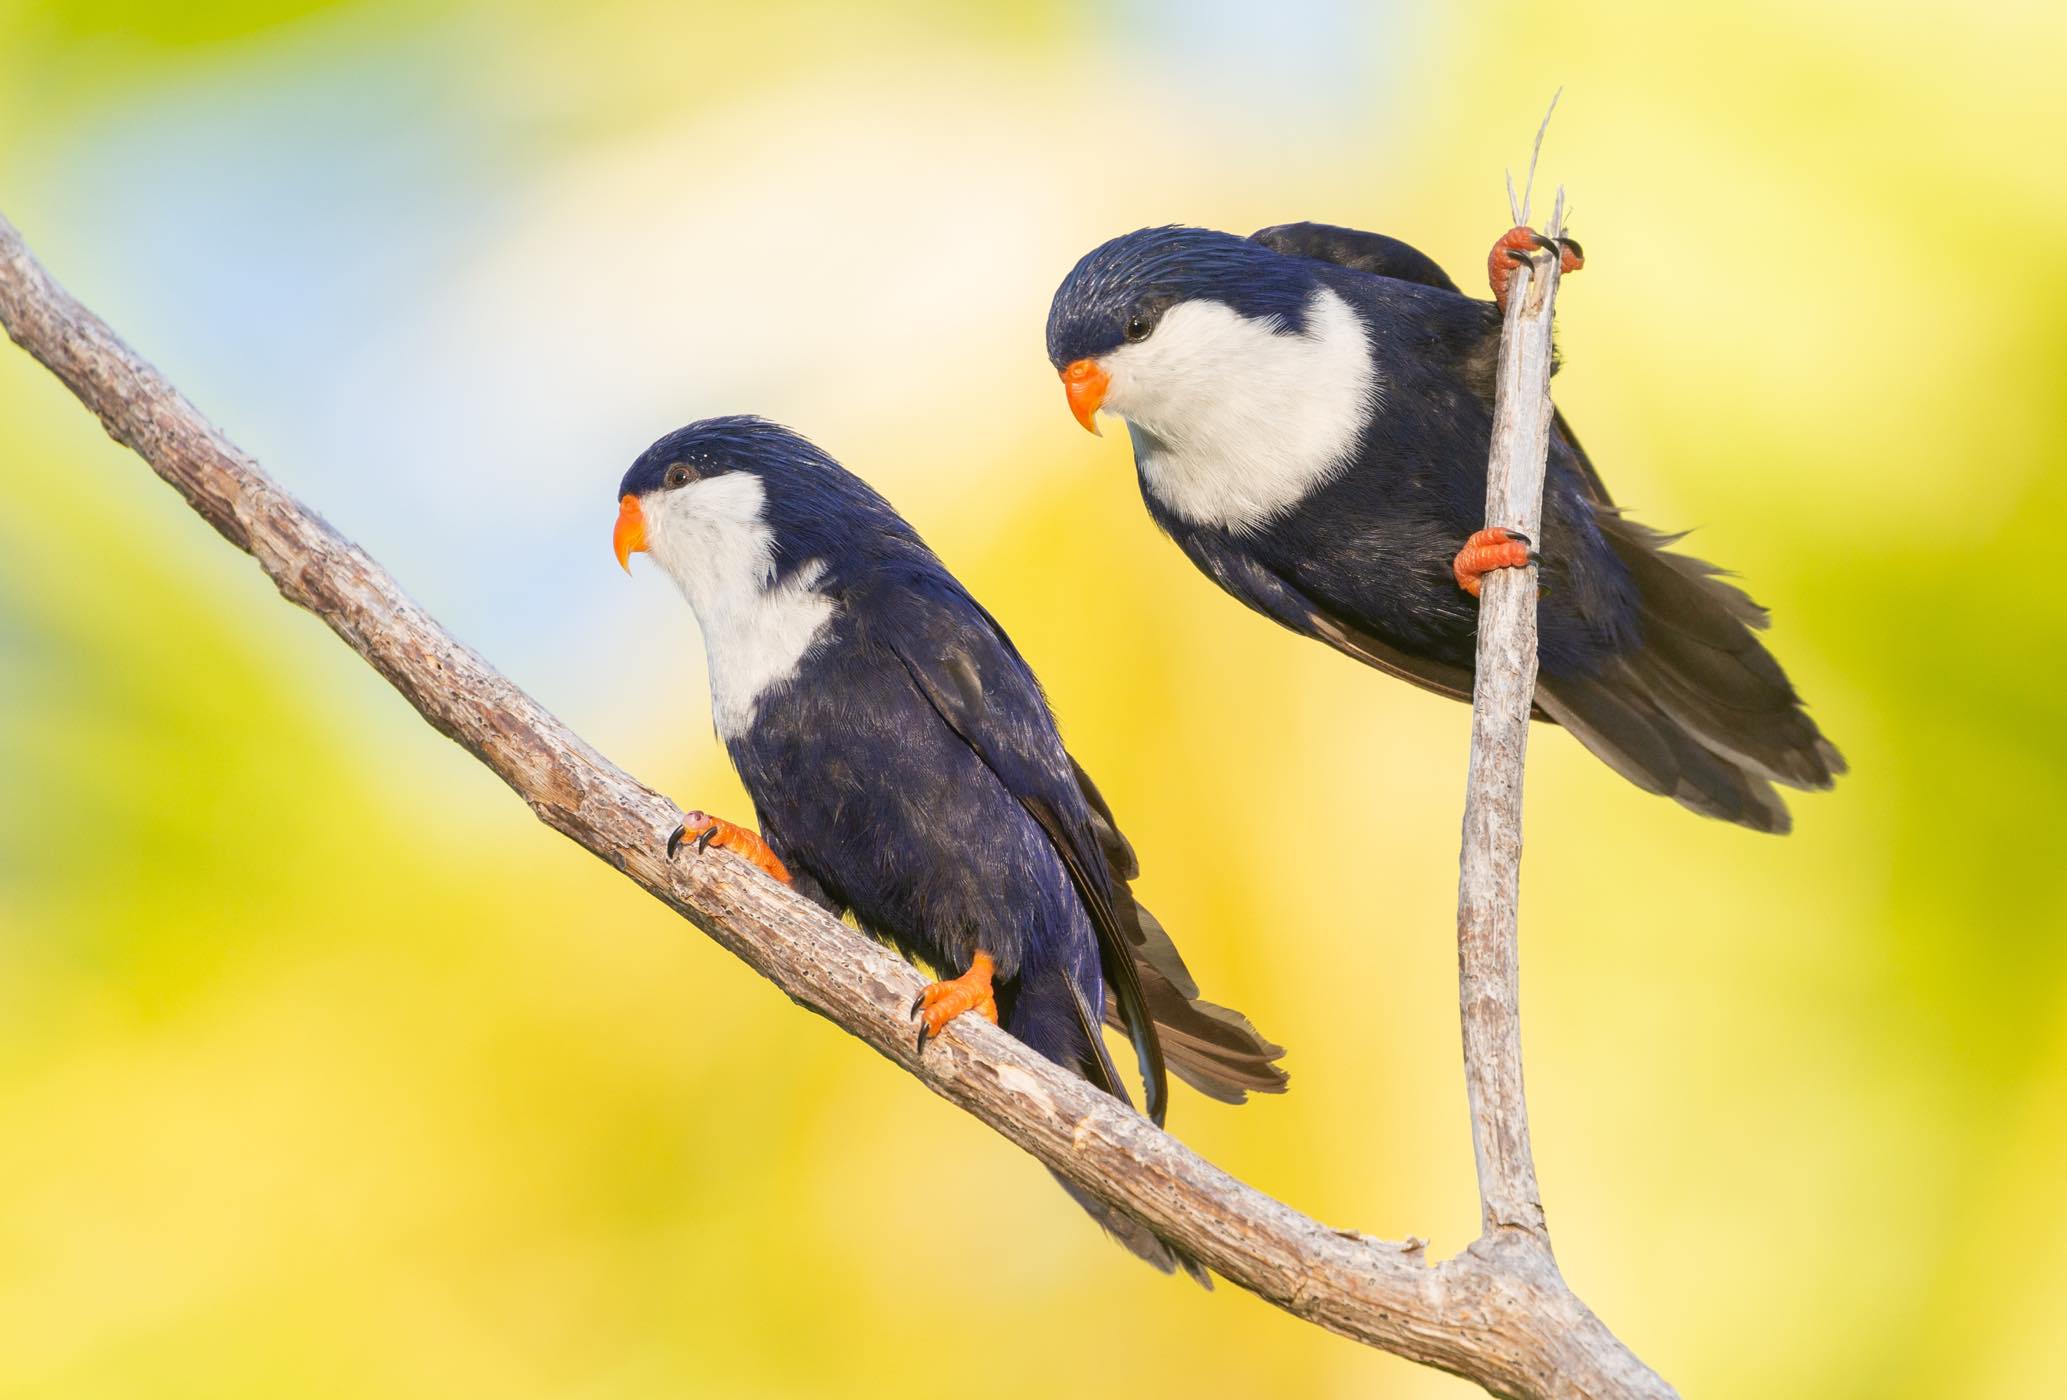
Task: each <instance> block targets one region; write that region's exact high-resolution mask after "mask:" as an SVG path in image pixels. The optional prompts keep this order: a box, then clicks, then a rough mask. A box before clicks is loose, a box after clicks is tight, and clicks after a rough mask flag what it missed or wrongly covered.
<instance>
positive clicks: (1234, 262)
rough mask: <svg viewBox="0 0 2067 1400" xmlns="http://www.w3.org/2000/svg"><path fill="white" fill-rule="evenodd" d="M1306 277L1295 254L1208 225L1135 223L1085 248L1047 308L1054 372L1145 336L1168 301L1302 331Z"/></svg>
mask: <svg viewBox="0 0 2067 1400" xmlns="http://www.w3.org/2000/svg"><path fill="white" fill-rule="evenodd" d="M1314 285H1315V282H1314V277H1313V273H1312V272H1311V270H1310V269H1308V268H1307V267H1306V266H1305V265H1304V264H1303V263H1302V262H1300V261H1299V260H1297V259H1293V258H1287V257H1283V256H1281V255H1280V254H1277V253H1274V252H1272V251H1271V250H1270V249H1268V248H1265V247H1264V246H1262V245H1261V244H1259V243H1254V242H1251V241H1250V240H1249V239H1246V238H1237V237H1235V235H1233V234H1231V233H1218V232H1216V231H1214V230H1212V229H1204V228H1182V227H1179V226H1176V225H1171V226H1169V227H1167V228H1145V229H1138V230H1136V231H1135V232H1133V233H1129V234H1123V235H1122V236H1120V237H1118V238H1115V239H1113V240H1112V241H1111V242H1109V243H1102V244H1100V245H1099V246H1098V247H1096V248H1093V249H1092V250H1091V251H1090V252H1088V253H1086V254H1085V255H1084V256H1083V258H1082V260H1081V261H1079V262H1078V263H1077V265H1076V266H1075V267H1074V268H1071V269H1070V273H1069V276H1067V277H1065V278H1063V279H1062V285H1061V286H1060V287H1058V288H1056V289H1055V300H1054V302H1053V303H1052V304H1051V305H1050V306H1049V308H1048V359H1049V361H1050V362H1051V363H1052V364H1053V365H1054V366H1055V368H1056V369H1058V370H1065V371H1066V370H1067V369H1068V367H1069V366H1070V365H1073V364H1075V363H1076V362H1078V361H1079V360H1095V359H1098V358H1099V357H1101V356H1104V355H1107V354H1110V353H1111V352H1112V351H1114V350H1116V349H1118V348H1119V347H1120V346H1121V345H1124V344H1127V343H1129V342H1138V341H1143V340H1147V339H1148V338H1149V337H1150V336H1152V335H1154V334H1155V331H1156V326H1157V325H1158V324H1159V323H1160V322H1161V320H1162V318H1163V316H1164V315H1165V313H1167V312H1168V311H1169V309H1170V308H1171V307H1172V306H1175V305H1177V304H1179V303H1180V302H1187V301H1216V302H1219V303H1221V304H1222V305H1224V306H1227V307H1230V308H1232V309H1233V310H1234V311H1236V312H1238V313H1240V314H1241V315H1242V316H1244V317H1246V318H1248V319H1250V320H1271V319H1275V320H1277V321H1278V322H1279V323H1281V327H1282V328H1283V329H1288V330H1294V331H1297V330H1303V329H1305V324H1306V322H1305V317H1306V304H1307V302H1308V300H1309V299H1311V297H1312V296H1313V289H1314Z"/></svg>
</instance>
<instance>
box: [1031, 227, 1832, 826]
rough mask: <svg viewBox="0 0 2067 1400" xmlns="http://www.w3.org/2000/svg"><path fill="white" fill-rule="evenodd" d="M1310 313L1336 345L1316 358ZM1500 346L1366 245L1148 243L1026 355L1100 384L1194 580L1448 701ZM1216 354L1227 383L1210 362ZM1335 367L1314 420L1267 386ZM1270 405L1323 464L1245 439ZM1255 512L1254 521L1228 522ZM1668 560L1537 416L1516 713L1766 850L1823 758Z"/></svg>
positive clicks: (1661, 546) (1707, 603)
mask: <svg viewBox="0 0 2067 1400" xmlns="http://www.w3.org/2000/svg"><path fill="white" fill-rule="evenodd" d="M1223 308H1224V310H1223ZM1343 308H1346V310H1343ZM1329 309H1333V310H1335V311H1337V312H1338V313H1339V314H1340V316H1342V317H1343V318H1345V320H1344V324H1346V325H1348V326H1349V327H1351V337H1352V338H1353V339H1354V341H1355V346H1354V348H1351V349H1346V350H1345V349H1343V348H1342V347H1343V346H1344V345H1345V344H1346V342H1345V341H1344V340H1343V339H1342V338H1340V337H1339V336H1338V338H1337V339H1335V340H1334V341H1331V342H1328V343H1327V344H1322V340H1323V339H1324V328H1319V321H1320V318H1321V316H1322V314H1323V312H1324V311H1326V310H1329ZM1226 311H1232V312H1233V313H1234V314H1233V316H1228V315H1226V314H1225V313H1226ZM1187 312H1192V313H1200V314H1194V315H1191V316H1190V317H1189V318H1188V319H1187V317H1186V314H1185V313H1187ZM1337 329H1338V330H1339V329H1340V327H1339V326H1338V327H1337ZM1499 331H1500V317H1499V313H1498V311H1497V310H1496V309H1495V307H1494V306H1493V305H1492V304H1491V303H1488V302H1481V301H1476V300H1473V299H1471V298H1468V297H1466V296H1464V295H1463V294H1462V293H1461V292H1459V291H1458V289H1457V287H1456V286H1455V284H1454V283H1452V282H1451V281H1450V279H1449V278H1448V277H1447V276H1445V275H1444V274H1443V272H1442V271H1441V269H1440V268H1438V267H1437V266H1436V265H1435V263H1434V262H1433V261H1431V260H1430V259H1428V258H1427V257H1426V256H1424V255H1423V254H1421V253H1419V252H1417V251H1415V250H1414V249H1412V248H1410V247H1408V246H1407V245H1406V244H1404V243H1400V242H1398V241H1397V240H1394V239H1390V238H1386V237H1384V236H1382V235H1377V234H1366V233H1359V232H1356V231H1353V230H1347V229H1339V228H1331V227H1327V226H1324V225H1314V224H1298V225H1287V226H1284V227H1281V228H1275V229H1266V230H1264V231H1263V232H1262V233H1259V234H1257V235H1256V236H1255V237H1253V238H1248V239H1243V238H1237V237H1235V236H1233V235H1231V234H1225V233H1217V232H1213V231H1210V230H1203V229H1186V228H1154V229H1143V230H1140V231H1139V232H1136V233H1132V234H1127V235H1125V236H1123V237H1121V238H1116V239H1113V240H1112V241H1110V242H1108V243H1106V244H1104V245H1102V246H1101V247H1100V248H1098V249H1096V250H1095V251H1093V252H1092V253H1090V254H1089V255H1088V256H1086V257H1085V258H1084V259H1083V260H1082V261H1080V262H1079V263H1078V264H1077V266H1076V268H1075V269H1074V270H1073V271H1072V272H1071V273H1070V275H1069V276H1068V277H1067V278H1065V279H1064V281H1063V283H1062V285H1061V287H1060V288H1059V289H1058V290H1057V291H1056V294H1055V299H1054V303H1053V306H1052V309H1051V311H1050V315H1049V321H1048V350H1049V357H1050V359H1051V360H1052V361H1053V363H1054V364H1055V367H1056V368H1057V369H1058V370H1066V369H1071V368H1072V367H1073V366H1074V367H1075V372H1076V373H1077V374H1078V376H1079V378H1080V379H1081V377H1082V372H1083V370H1084V368H1085V367H1086V362H1087V361H1088V362H1090V363H1092V364H1095V365H1096V366H1097V373H1098V376H1099V379H1098V382H1099V383H1101V384H1102V383H1104V382H1105V381H1106V379H1108V378H1109V379H1110V381H1111V383H1112V385H1113V397H1111V398H1109V399H1107V400H1106V402H1105V406H1106V407H1107V408H1108V409H1109V410H1110V411H1113V412H1116V413H1119V414H1121V415H1122V416H1123V417H1127V418H1128V419H1129V425H1130V430H1131V431H1132V434H1133V438H1134V443H1135V455H1136V462H1137V466H1138V468H1139V469H1140V472H1141V477H1142V494H1143V498H1144V500H1145V501H1146V503H1147V505H1148V509H1149V512H1150V514H1151V515H1152V516H1153V517H1154V518H1155V520H1156V522H1157V523H1158V524H1159V525H1160V526H1161V527H1162V528H1163V529H1164V530H1165V531H1166V532H1167V533H1168V534H1170V536H1171V537H1172V538H1173V539H1174V540H1175V541H1176V542H1177V544H1178V545H1179V546H1180V547H1181V548H1182V549H1183V550H1184V552H1185V553H1186V554H1187V555H1188V556H1189V557H1190V558H1191V559H1192V560H1193V562H1194V563H1196V564H1197V565H1198V566H1199V567H1200V568H1201V569H1202V570H1203V571H1204V572H1205V573H1207V574H1208V575H1209V576H1210V577H1212V578H1213V579H1214V580H1215V581H1216V582H1218V583H1219V584H1220V585H1221V586H1222V587H1223V588H1225V589H1226V590H1227V591H1229V592H1230V593H1232V594H1233V595H1234V596H1236V597H1237V598H1240V599H1241V600H1242V601H1243V602H1245V603H1247V604H1248V605H1249V606H1250V607H1252V608H1254V609H1256V610H1257V611H1259V612H1262V613H1263V614H1265V615H1266V616H1268V617H1271V618H1273V619H1274V620H1276V621H1278V622H1280V623H1282V624H1284V625H1285V626H1287V627H1290V628H1292V629H1294V630H1295V631H1299V632H1301V633H1303V634H1305V635H1307V636H1311V637H1315V638H1317V639H1319V640H1323V641H1326V642H1328V643H1329V644H1330V645H1332V646H1335V647H1337V648H1338V649H1340V650H1342V651H1345V652H1347V653H1349V654H1350V655H1352V656H1355V657H1357V658H1358V659H1359V660H1362V661H1365V662H1367V663H1368V664H1370V665H1373V666H1375V667H1377V668H1379V669H1381V670H1385V671H1387V672H1390V673H1392V674H1394V675H1397V676H1400V677H1402V678H1404V679H1407V680H1409V681H1412V682H1414V683H1415V684H1418V685H1421V686H1423V687H1425V688H1428V689H1431V690H1435V691H1438V692H1440V693H1443V694H1447V695H1452V696H1458V697H1460V698H1462V697H1468V696H1469V694H1470V689H1471V669H1472V666H1473V660H1474V654H1475V648H1476V626H1477V616H1478V608H1477V603H1476V600H1475V599H1474V598H1472V597H1471V596H1470V595H1468V594H1466V593H1465V592H1464V591H1463V590H1462V589H1461V588H1459V586H1458V584H1457V582H1456V580H1455V578H1454V576H1453V573H1452V568H1451V561H1452V559H1453V557H1454V556H1455V555H1456V553H1457V551H1458V549H1459V547H1460V546H1461V545H1462V544H1463V543H1464V542H1465V539H1466V537H1467V536H1469V535H1470V534H1471V533H1472V532H1473V531H1475V530H1477V529H1478V528H1480V526H1481V525H1483V524H1484V523H1485V521H1484V512H1485V489H1486V487H1485V482H1486V476H1485V473H1486V458H1487V453H1488V443H1489V438H1490V431H1491V419H1492V398H1493V384H1492V380H1493V366H1494V360H1495V356H1496V354H1497V349H1498V341H1499ZM1165 340H1174V341H1176V342H1177V343H1175V344H1169V345H1165V344H1162V343H1161V342H1163V341H1165ZM1280 347H1282V349H1280ZM1331 347H1332V348H1331ZM1237 352H1239V354H1240V355H1243V356H1246V357H1248V360H1249V361H1250V363H1249V364H1247V365H1244V364H1231V363H1228V361H1229V360H1231V359H1232V358H1234V357H1235V356H1236V354H1237ZM1338 352H1339V354H1346V355H1352V356H1354V357H1355V358H1356V359H1357V360H1358V365H1357V366H1356V368H1358V369H1359V370H1360V371H1362V374H1361V376H1359V377H1356V382H1357V383H1365V384H1368V386H1369V388H1368V393H1367V395H1366V398H1365V401H1363V402H1358V403H1352V402H1347V401H1335V402H1321V403H1316V402H1315V401H1314V392H1315V391H1311V390H1310V389H1302V387H1301V386H1302V385H1305V384H1307V382H1308V381H1309V380H1310V378H1311V376H1310V375H1305V374H1303V373H1301V372H1297V371H1295V370H1291V369H1286V368H1285V366H1286V365H1292V364H1295V363H1296V364H1305V363H1307V362H1308V361H1309V360H1312V361H1313V362H1314V363H1317V364H1321V363H1325V364H1330V365H1334V366H1335V367H1336V368H1338V369H1339V368H1340V366H1339V364H1338V363H1337V362H1336V361H1333V360H1329V359H1328V358H1327V357H1328V356H1329V355H1333V354H1338ZM1294 356H1303V357H1306V358H1304V359H1298V360H1296V361H1295V360H1294V359H1293V358H1292V357H1294ZM1315 357H1318V358H1315ZM1258 361H1262V362H1273V361H1275V362H1277V363H1276V365H1275V369H1276V372H1273V368H1274V366H1273V364H1272V363H1260V364H1259V363H1255V362H1258ZM1249 369H1254V370H1255V371H1256V372H1255V373H1253V374H1251V373H1248V372H1247V371H1248V370H1249ZM1302 394H1303V395H1304V396H1303V397H1302ZM1273 395H1275V396H1277V397H1278V398H1280V399H1282V400H1284V402H1285V403H1286V404H1288V405H1293V406H1294V407H1290V408H1288V410H1287V411H1286V412H1285V413H1284V414H1281V415H1279V422H1280V423H1281V424H1282V426H1284V427H1285V428H1287V429H1288V430H1289V429H1292V428H1296V427H1298V426H1299V420H1301V419H1305V420H1312V419H1314V418H1316V417H1326V416H1328V415H1331V414H1332V415H1336V416H1338V417H1339V418H1340V420H1341V424H1342V428H1343V440H1342V445H1341V447H1340V450H1339V451H1333V452H1332V455H1331V456H1330V457H1329V460H1327V461H1323V462H1317V463H1316V462H1312V461H1308V462H1303V463H1302V462H1300V461H1298V460H1297V459H1295V458H1290V456H1289V454H1288V453H1287V452H1286V451H1285V449H1283V447H1282V444H1281V443H1280V441H1279V439H1278V437H1277V436H1276V435H1275V434H1274V433H1272V432H1270V431H1268V430H1267V428H1264V429H1258V428H1256V426H1255V425H1256V423H1263V424H1266V425H1267V424H1269V422H1270V421H1271V412H1270V410H1271V404H1272V398H1271V396H1273ZM1245 411H1247V412H1248V415H1249V417H1248V418H1247V419H1245V418H1244V416H1243V414H1244V412H1245ZM1252 420H1253V421H1252ZM1286 420H1291V421H1286ZM1195 421H1196V422H1201V423H1204V424H1205V426H1204V427H1203V428H1201V429H1200V431H1198V432H1197V433H1196V434H1193V433H1192V432H1191V428H1192V426H1193V423H1194V422H1195ZM1244 431H1247V436H1246V437H1244V435H1243V434H1244ZM1281 459H1286V460H1281ZM1273 473H1275V474H1276V475H1275V477H1274V478H1273V475H1272V474H1273ZM1250 477H1253V478H1255V479H1256V480H1257V481H1258V482H1260V483H1261V486H1262V488H1263V489H1261V490H1259V489H1256V487H1255V486H1254V485H1253V484H1252V483H1251V482H1249V481H1248V480H1247V478H1250ZM1273 480H1275V481H1276V482H1277V483H1279V484H1280V485H1281V486H1282V490H1281V492H1280V493H1279V495H1278V496H1272V495H1271V494H1270V490H1269V488H1270V487H1271V485H1272V482H1273ZM1244 487H1248V488H1249V489H1247V491H1246V494H1239V493H1240V492H1241V490H1242V488H1244ZM1259 496H1260V497H1261V498H1262V499H1264V500H1265V502H1266V503H1267V507H1268V508H1267V509H1256V508H1251V507H1249V506H1243V507H1241V508H1239V509H1238V508H1237V504H1239V502H1244V501H1245V502H1251V503H1253V501H1254V500H1256V499H1257V498H1258V497H1259ZM1223 500H1224V501H1227V502H1236V503H1237V504H1229V505H1226V506H1225V507H1224V508H1220V507H1219V503H1220V502H1222V501H1223ZM1201 502H1204V503H1205V504H1204V505H1203V506H1202V505H1201V504H1200V503H1201ZM1215 509H1219V513H1218V514H1217V515H1216V514H1215ZM1671 542H1672V539H1671V538H1670V537H1666V536H1662V535H1659V534H1657V533H1656V532H1654V531H1651V530H1648V529H1646V528H1645V527H1643V526H1641V525H1638V524H1636V523H1635V522H1634V521H1631V520H1629V519H1628V518H1627V517H1625V516H1624V515H1623V514H1622V513H1621V511H1620V510H1619V509H1617V508H1616V507H1615V505H1614V504H1613V502H1612V501H1611V499H1610V498H1609V496H1608V493H1607V491H1606V488H1605V487H1604V486H1603V485H1602V483H1601V481H1600V478H1599V475H1598V474H1597V473H1596V472H1595V471H1594V468H1593V465H1592V463H1591V462H1590V461H1588V459H1587V458H1586V455H1585V453H1584V452H1583V451H1582V450H1581V449H1580V447H1579V444H1578V441H1577V439H1576V438H1575V437H1574V436H1573V435H1572V434H1571V432H1570V430H1569V429H1568V428H1567V427H1566V426H1565V424H1564V421H1563V419H1562V418H1561V417H1560V418H1559V419H1558V420H1557V423H1556V427H1555V430H1554V432H1553V440H1552V443H1551V450H1550V457H1549V461H1548V464H1547V474H1546V484H1545V494H1544V524H1543V538H1542V539H1541V540H1540V541H1539V543H1540V545H1541V547H1542V560H1541V573H1542V579H1543V584H1544V594H1543V598H1542V602H1541V606H1540V608H1539V622H1540V632H1541V637H1540V658H1539V659H1540V663H1541V680H1540V682H1539V686H1538V705H1539V712H1540V714H1541V715H1542V717H1545V718H1550V719H1555V720H1556V721H1558V722H1560V723H1562V724H1564V725H1565V726H1567V727H1568V728H1570V729H1571V730H1572V731H1573V733H1574V734H1575V735H1576V736H1577V737H1578V738H1579V739H1580V740H1581V741H1582V742H1584V743H1585V744H1587V745H1588V747H1590V748H1592V749H1593V750H1594V751H1595V752H1596V753H1597V754H1598V755H1599V756H1600V757H1602V758H1603V759H1604V760H1605V761H1606V762H1607V763H1608V764H1609V765H1610V766H1611V767H1613V768H1615V769H1616V771H1617V772H1620V773H1622V774H1623V775H1624V776H1625V777H1627V778H1629V779H1630V780H1631V781H1633V782H1636V783H1637V784H1638V785H1639V786H1642V787H1644V788H1646V789H1647V790H1649V791H1652V792H1660V793H1665V794H1668V795H1670V796H1673V797H1675V798H1676V799H1678V800H1679V801H1681V802H1682V803H1684V804H1685V805H1687V806H1689V807H1691V808H1693V809H1694V810H1696V811H1700V812H1703V813H1705V814H1707V815H1712V816H1719V817H1723V818H1725V819H1728V820H1731V821H1735V822H1739V823H1741V824H1743V825H1747V826H1751V827H1754V828H1756V829H1760V830H1767V831H1780V830H1785V829H1786V827H1787V825H1788V816H1787V811H1786V808H1785V806H1784V804H1782V803H1781V802H1780V800H1779V798H1778V797H1777V795H1776V794H1775V793H1774V792H1773V789H1772V784H1773V783H1775V782H1778V783H1784V784H1788V785H1791V786H1797V787H1812V788H1813V787H1828V786H1830V784H1831V781H1832V778H1833V776H1834V775H1835V774H1837V773H1840V772H1842V771H1844V763H1843V760H1842V758H1841V757H1839V755H1838V753H1837V750H1836V749H1835V748H1834V747H1832V746H1831V745H1830V743H1829V742H1828V741H1827V740H1826V739H1824V738H1823V736H1822V735H1821V733H1820V732H1819V731H1818V730H1817V728H1816V726H1815V724H1814V723H1813V722H1812V721H1811V720H1810V719H1809V718H1808V716H1807V715H1806V713H1804V711H1803V709H1802V707H1801V704H1800V701H1799V699H1798V697H1797V696H1796V695H1795V693H1794V690H1793V687H1792V686H1791V685H1790V684H1789V683H1788V681H1787V678H1786V676H1785V674H1784V673H1783V672H1782V671H1781V669H1780V666H1779V663H1778V662H1777V661H1775V660H1774V659H1773V658H1772V656H1771V654H1770V653H1768V652H1767V651H1766V650H1765V648H1764V647H1762V646H1761V645H1759V643H1758V641H1757V640H1756V638H1755V637H1754V636H1753V635H1752V632H1751V630H1750V629H1752V628H1756V627H1763V626H1764V625H1765V613H1764V610H1763V609H1761V608H1759V607H1757V605H1756V604H1754V603H1752V602H1751V600H1750V599H1749V598H1747V597H1745V595H1744V594H1743V593H1741V592H1739V591H1738V590H1737V589H1735V588H1733V587H1731V586H1729V585H1727V584H1725V583H1723V582H1721V581H1720V580H1719V579H1718V578H1717V577H1716V575H1717V573H1718V572H1719V571H1718V570H1716V569H1714V568H1713V567H1712V566H1710V565H1707V564H1705V563H1703V562H1701V561H1700V560H1697V559H1691V558H1688V557H1686V556H1684V555H1679V554H1674V553H1670V552H1667V550H1666V549H1665V546H1666V545H1668V544H1670V543H1671Z"/></svg>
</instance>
